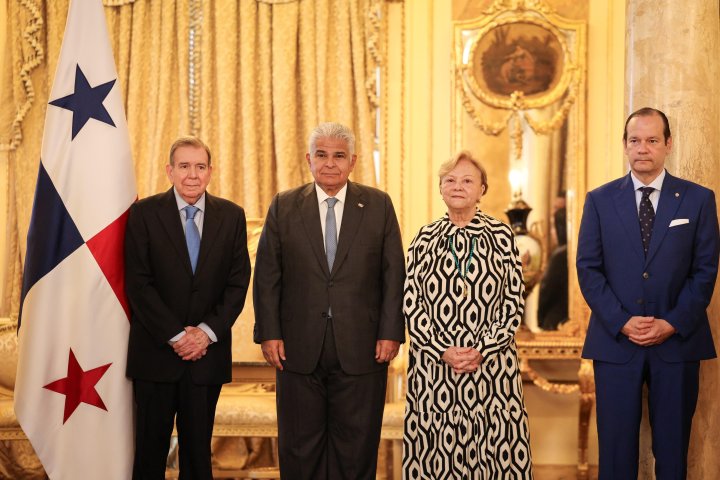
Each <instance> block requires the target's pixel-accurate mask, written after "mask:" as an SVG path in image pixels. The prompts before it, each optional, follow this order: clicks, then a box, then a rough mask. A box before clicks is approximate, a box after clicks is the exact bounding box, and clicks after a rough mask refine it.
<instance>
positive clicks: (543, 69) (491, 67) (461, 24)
mask: <svg viewBox="0 0 720 480" xmlns="http://www.w3.org/2000/svg"><path fill="white" fill-rule="evenodd" d="M549 3H550V2H543V1H542V0H496V1H494V2H493V3H492V4H490V5H489V6H487V7H486V8H485V9H484V10H481V11H479V12H477V11H476V12H475V16H474V17H473V18H467V19H465V18H462V19H457V18H456V20H455V21H454V24H453V26H454V39H453V41H454V52H453V64H454V75H453V83H454V85H453V88H454V95H455V101H454V107H453V137H454V138H453V140H454V145H455V150H460V149H469V150H471V151H472V152H473V153H475V154H476V155H477V156H478V157H479V158H480V159H481V161H482V162H483V163H484V164H485V166H486V168H487V170H488V175H489V181H490V188H489V193H488V195H486V196H485V197H484V198H483V201H482V204H481V208H482V209H483V210H485V211H487V212H488V213H490V214H491V215H493V216H496V217H497V218H500V219H502V220H504V221H508V222H509V223H510V224H511V225H512V226H513V229H514V230H515V233H516V237H517V240H518V246H519V248H520V250H521V256H522V257H523V268H524V275H525V281H526V288H527V290H528V297H527V299H526V312H525V322H524V327H523V328H522V329H521V331H520V332H519V334H518V344H519V346H520V350H521V352H522V351H523V346H525V347H527V348H530V347H533V348H535V347H537V348H540V347H541V346H542V345H548V346H558V347H561V348H562V346H563V345H564V346H565V347H566V350H567V352H566V353H567V354H572V355H575V356H577V354H578V353H579V346H580V345H581V341H582V335H583V332H584V330H585V325H584V322H585V319H586V312H584V310H583V309H584V308H585V307H584V302H583V301H582V297H581V295H580V291H579V288H578V285H577V278H576V275H575V267H574V259H575V251H576V245H575V239H576V238H577V228H578V224H579V220H580V214H581V208H582V198H578V197H579V196H582V195H583V194H584V192H585V172H584V169H585V148H586V147H585V108H586V104H585V103H586V97H585V78H586V50H587V49H586V37H587V34H586V24H587V22H586V20H585V17H584V15H586V12H587V1H582V2H577V4H578V5H577V6H575V7H574V8H576V11H575V13H576V15H575V17H576V18H566V17H564V16H561V15H560V14H559V13H557V12H555V11H554V10H553V9H552V8H551V7H550V6H549ZM486 4H487V2H486ZM581 4H584V6H583V5H581ZM476 10H477V9H476ZM478 13H479V15H478ZM556 223H557V225H556ZM564 240H566V243H565V241H564ZM565 305H567V306H565ZM548 352H550V350H548Z"/></svg>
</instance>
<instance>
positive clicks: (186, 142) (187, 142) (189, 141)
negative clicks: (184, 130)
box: [170, 135, 212, 167]
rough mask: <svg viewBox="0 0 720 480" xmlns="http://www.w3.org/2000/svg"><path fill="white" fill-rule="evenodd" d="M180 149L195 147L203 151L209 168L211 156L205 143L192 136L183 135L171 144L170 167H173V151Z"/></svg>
mask: <svg viewBox="0 0 720 480" xmlns="http://www.w3.org/2000/svg"><path fill="white" fill-rule="evenodd" d="M180 147H195V148H202V149H204V150H205V153H207V157H208V167H209V166H210V159H211V158H212V155H211V154H210V147H208V146H207V144H205V142H203V141H202V140H200V139H199V138H198V137H195V136H193V135H184V136H182V137H178V138H177V140H175V141H174V142H173V144H172V146H171V147H170V165H171V166H173V167H174V166H175V158H174V157H175V150H177V149H178V148H180Z"/></svg>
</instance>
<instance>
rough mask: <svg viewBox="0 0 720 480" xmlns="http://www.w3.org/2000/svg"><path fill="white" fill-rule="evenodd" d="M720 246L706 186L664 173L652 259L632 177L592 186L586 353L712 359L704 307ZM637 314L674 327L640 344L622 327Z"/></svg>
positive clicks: (583, 282) (582, 244) (587, 212)
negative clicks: (655, 341)
mask: <svg viewBox="0 0 720 480" xmlns="http://www.w3.org/2000/svg"><path fill="white" fill-rule="evenodd" d="M673 220H675V222H674V223H676V224H677V225H674V226H672V227H671V226H670V223H671V222H673ZM685 220H687V223H684V222H685ZM719 244H720V242H719V240H718V217H717V209H716V206H715V195H714V194H713V192H712V190H709V189H707V188H705V187H702V186H700V185H697V184H695V183H692V182H689V181H686V180H682V179H680V178H677V177H673V176H672V175H670V174H669V173H668V174H666V176H665V180H664V181H663V185H662V189H661V191H660V200H659V203H658V208H657V215H656V217H655V224H654V227H653V233H652V238H651V240H650V248H649V250H648V254H647V258H646V257H645V254H644V253H643V246H642V241H641V238H640V223H639V222H638V211H637V206H636V201H635V191H634V188H633V182H632V179H631V178H630V175H629V174H628V175H626V176H625V177H622V178H620V179H618V180H614V181H612V182H610V183H607V184H605V185H603V186H601V187H599V188H597V189H595V190H593V191H591V192H589V193H588V194H587V197H586V199H585V208H584V210H583V217H582V222H581V224H580V234H579V238H578V249H577V272H578V280H579V282H580V289H581V290H582V293H583V296H584V297H585V300H586V301H587V303H588V305H589V306H590V309H591V310H592V315H591V316H590V325H589V327H588V331H587V335H586V338H585V346H584V348H583V355H582V356H583V358H589V359H594V360H601V361H606V362H612V363H625V362H627V361H629V360H630V359H631V358H632V357H633V355H634V353H635V352H637V351H638V350H639V349H641V348H653V349H655V350H656V351H657V354H658V355H659V356H660V358H662V359H663V360H665V361H667V362H681V361H696V360H704V359H708V358H714V357H715V356H716V355H715V347H714V344H713V339H712V335H711V333H710V325H709V323H708V317H707V313H706V309H707V306H708V304H709V303H710V298H711V297H712V292H713V288H714V286H715V279H716V276H717V269H718V249H719ZM634 315H641V316H645V315H646V316H654V317H656V318H661V319H664V320H667V321H668V322H669V323H670V324H671V325H672V326H673V327H675V329H676V330H677V332H676V333H675V334H674V335H673V336H671V337H670V338H669V339H667V340H666V341H665V342H664V343H662V344H660V345H656V346H651V347H641V346H638V345H636V344H634V343H632V342H631V341H630V340H629V339H628V338H627V337H626V336H625V335H624V334H622V333H621V332H620V330H621V329H622V327H623V326H624V325H625V323H627V321H628V320H629V319H630V317H631V316H634Z"/></svg>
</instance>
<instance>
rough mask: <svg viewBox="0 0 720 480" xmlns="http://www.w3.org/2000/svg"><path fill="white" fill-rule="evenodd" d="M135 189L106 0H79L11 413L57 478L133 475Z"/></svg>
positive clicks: (52, 128)
mask: <svg viewBox="0 0 720 480" xmlns="http://www.w3.org/2000/svg"><path fill="white" fill-rule="evenodd" d="M136 196H137V193H136V189H135V179H134V175H133V166H132V159H131V156H130V142H129V138H128V130H127V123H126V120H125V112H124V110H123V106H122V95H121V94H120V85H119V84H118V82H117V73H116V70H115V63H114V61H113V55H112V50H111V48H110V41H109V38H108V34H107V27H106V24H105V13H104V11H103V6H102V3H101V0H72V2H71V4H70V9H69V13H68V19H67V25H66V27H65V37H64V39H63V44H62V49H61V51H60V59H59V61H58V66H57V71H56V73H55V83H54V84H53V88H52V92H51V93H50V98H49V102H48V106H47V114H46V117H45V133H44V137H43V144H42V157H41V158H40V171H39V173H38V180H37V187H36V190H35V200H34V205H33V211H32V218H31V221H30V229H29V231H28V238H27V255H26V258H25V272H24V276H23V288H22V300H21V311H20V329H19V334H18V335H19V339H18V341H19V357H18V371H17V381H16V386H15V413H16V415H17V419H18V421H19V422H20V426H21V427H22V429H23V431H24V432H25V434H26V435H27V437H28V438H29V439H30V441H31V442H32V445H33V447H34V448H35V452H36V453H37V455H38V457H39V458H40V460H41V461H42V463H43V466H44V467H45V470H46V472H47V474H48V476H49V477H50V478H51V479H53V480H54V479H72V480H78V479H123V480H125V479H128V478H130V477H131V472H132V460H133V406H132V384H131V383H130V382H129V381H128V380H127V378H126V377H125V364H126V357H127V345H128V334H129V331H130V323H129V322H130V321H129V315H128V313H129V312H128V303H127V299H126V297H125V285H124V261H123V243H124V235H125V224H126V221H127V212H128V208H129V207H130V205H131V204H132V202H134V201H135V198H136Z"/></svg>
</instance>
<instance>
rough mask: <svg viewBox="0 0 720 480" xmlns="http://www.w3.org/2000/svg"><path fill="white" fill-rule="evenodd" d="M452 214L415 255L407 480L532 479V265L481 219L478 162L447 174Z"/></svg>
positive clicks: (502, 232) (432, 227)
mask: <svg viewBox="0 0 720 480" xmlns="http://www.w3.org/2000/svg"><path fill="white" fill-rule="evenodd" d="M439 176H440V193H441V194H442V197H443V200H444V201H445V204H446V205H447V207H448V212H447V214H446V215H445V216H444V217H442V218H441V219H439V220H437V221H435V222H433V223H431V224H429V225H425V226H424V227H422V228H421V229H420V232H419V233H418V234H417V236H416V237H415V239H413V241H412V243H411V245H410V249H409V251H408V261H407V279H406V281H405V299H404V311H405V319H406V321H407V327H408V331H409V334H410V340H411V343H410V358H409V366H408V394H407V402H408V403H407V407H406V413H405V432H404V438H403V450H404V452H403V477H404V478H406V479H419V478H422V479H442V480H445V479H463V480H464V479H493V480H494V479H501V480H507V479H531V478H532V470H531V467H532V465H531V458H530V442H529V439H528V423H527V412H526V411H525V405H524V401H523V391H522V380H521V378H520V369H519V362H518V358H517V351H516V349H515V339H514V335H515V330H516V329H517V328H518V326H519V325H520V322H521V319H522V314H523V290H524V287H523V281H522V265H521V262H520V259H519V257H518V250H517V247H516V246H515V239H514V237H513V233H512V231H511V229H510V227H508V226H507V225H506V224H504V223H502V222H501V221H499V220H497V219H495V218H493V217H490V216H489V215H486V214H484V213H482V212H481V211H480V210H478V208H477V205H478V203H479V202H480V197H482V196H483V195H484V194H485V193H486V192H487V174H486V172H485V169H484V168H483V167H482V165H480V163H479V162H478V161H477V160H475V159H474V158H473V157H472V156H471V155H470V153H468V152H461V153H459V154H458V155H456V156H455V157H454V158H453V159H451V160H450V161H448V162H446V163H444V164H443V165H442V166H441V167H440V172H439Z"/></svg>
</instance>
